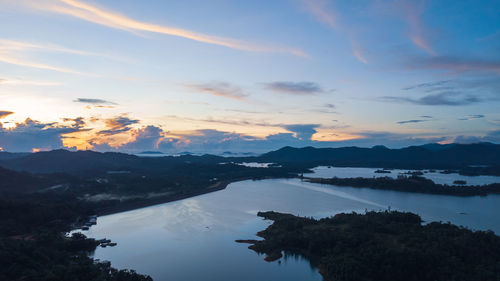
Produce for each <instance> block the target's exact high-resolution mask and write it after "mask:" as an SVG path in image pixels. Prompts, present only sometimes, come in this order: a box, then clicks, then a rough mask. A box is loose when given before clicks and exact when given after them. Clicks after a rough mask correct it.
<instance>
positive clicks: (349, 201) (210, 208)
mask: <svg viewBox="0 0 500 281" xmlns="http://www.w3.org/2000/svg"><path fill="white" fill-rule="evenodd" d="M389 206H390V207H391V209H398V210H407V211H411V212H415V213H418V214H420V215H421V216H422V218H423V219H424V220H425V221H451V222H452V223H455V224H458V225H465V226H468V227H471V228H474V229H482V230H486V229H491V230H493V231H495V232H496V233H500V220H499V219H498V214H499V213H500V196H499V195H489V196H486V197H453V196H443V195H431V194H416V193H405V192H396V191H386V190H372V189H360V188H351V187H336V186H327V185H319V184H312V183H306V182H302V181H300V180H299V179H274V180H263V181H251V180H248V181H241V182H236V183H232V184H230V185H229V186H228V187H227V188H226V189H225V190H221V191H217V192H213V193H209V194H205V195H200V196H197V197H193V198H189V199H185V200H181V201H176V202H171V203H165V204H161V205H156V206H151V207H147V208H142V209H137V210H133V211H128V212H122V213H117V214H112V215H108V216H102V217H99V218H98V224H97V225H96V226H93V227H92V228H91V229H90V230H89V231H82V232H83V233H84V234H86V235H87V236H89V237H93V238H96V239H100V238H105V237H106V238H109V239H111V240H113V242H117V243H118V245H117V246H116V247H107V248H100V247H99V248H98V249H97V250H96V251H95V253H94V257H95V258H98V259H100V260H108V261H111V262H112V265H113V266H114V267H116V268H120V269H122V268H132V269H135V270H137V271H138V272H140V273H144V274H149V275H151V276H152V277H153V278H154V279H155V280H177V281H182V280H186V281H188V280H189V281H192V280H205V281H224V280H243V281H245V280H248V281H250V280H252V281H254V280H263V281H265V280H269V281H276V280H292V281H293V280H297V281H298V280H302V281H303V280H322V278H321V276H320V275H319V273H318V272H317V270H316V269H314V268H312V267H311V266H310V264H309V262H308V261H307V260H304V259H302V258H300V257H288V258H282V260H281V262H280V263H278V262H273V263H268V262H266V261H264V260H263V258H264V257H263V256H259V255H258V254H256V253H255V252H253V251H251V250H249V249H247V247H248V245H247V244H238V243H235V242H234V240H236V239H255V238H256V236H255V233H256V232H258V231H260V230H263V229H265V228H266V226H267V225H269V223H270V222H269V221H264V220H262V219H261V218H259V217H257V216H256V213H257V212H258V211H268V210H274V211H279V212H287V213H292V214H295V215H300V216H314V217H325V216H331V215H334V214H336V213H339V212H351V211H358V212H364V211H365V210H385V209H387V208H388V207H389Z"/></svg>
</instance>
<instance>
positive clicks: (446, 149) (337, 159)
mask: <svg viewBox="0 0 500 281" xmlns="http://www.w3.org/2000/svg"><path fill="white" fill-rule="evenodd" d="M258 159H259V161H260V162H275V163H280V164H283V163H304V164H309V165H336V166H365V167H387V168H450V169H451V168H463V167H466V166H469V165H488V166H500V145H497V144H491V143H476V144H446V145H440V144H426V145H422V146H410V147H406V148H401V149H389V148H386V147H383V146H376V147H373V148H359V147H342V148H314V147H304V148H293V147H289V146H287V147H283V148H281V149H279V150H276V151H271V152H268V153H266V154H263V155H262V156H260V157H258Z"/></svg>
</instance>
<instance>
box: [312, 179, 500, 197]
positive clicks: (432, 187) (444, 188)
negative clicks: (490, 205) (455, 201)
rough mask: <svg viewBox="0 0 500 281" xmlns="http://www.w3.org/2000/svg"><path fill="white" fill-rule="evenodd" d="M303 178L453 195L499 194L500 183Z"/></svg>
mask: <svg viewBox="0 0 500 281" xmlns="http://www.w3.org/2000/svg"><path fill="white" fill-rule="evenodd" d="M302 179H303V180H305V181H308V182H312V183H319V184H328V185H336V186H349V187H359V188H371V189H384V190H395V191H403V192H415V193H428V194H443V195H453V196H486V195H488V194H499V193H500V183H493V184H488V185H465V182H464V181H455V184H460V186H458V185H446V184H437V183H434V182H433V181H432V180H430V179H427V178H424V177H421V176H417V175H410V176H407V175H400V176H398V177H397V178H395V179H394V178H391V177H378V178H361V177H358V178H337V177H333V178H307V177H302Z"/></svg>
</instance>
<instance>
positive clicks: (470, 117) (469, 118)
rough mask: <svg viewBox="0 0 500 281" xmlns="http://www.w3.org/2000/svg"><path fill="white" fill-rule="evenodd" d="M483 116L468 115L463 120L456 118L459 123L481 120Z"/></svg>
mask: <svg viewBox="0 0 500 281" xmlns="http://www.w3.org/2000/svg"><path fill="white" fill-rule="evenodd" d="M484 117H485V116H484V115H483V114H473V115H468V116H466V117H464V118H458V120H460V121H468V120H474V119H482V118H484Z"/></svg>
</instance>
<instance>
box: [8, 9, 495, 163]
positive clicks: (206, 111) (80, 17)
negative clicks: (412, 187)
mask: <svg viewBox="0 0 500 281" xmlns="http://www.w3.org/2000/svg"><path fill="white" fill-rule="evenodd" d="M0 19H1V23H2V24H1V25H0V150H3V151H12V152H20V151H23V152H24V151H33V152H36V151H44V150H51V149H59V148H65V149H70V150H76V149H78V150H83V149H92V150H96V151H121V152H128V153H138V152H141V151H162V152H165V153H178V152H183V151H191V152H203V153H204V152H206V153H221V152H224V151H231V152H257V153H260V152H265V151H269V150H274V149H278V148H280V147H283V146H286V145H290V146H295V147H304V146H316V147H341V146H353V145H354V146H362V147H370V146H373V145H385V146H388V147H394V148H397V147H403V146H408V145H420V144H425V143H434V142H438V143H452V142H457V143H473V142H493V143H500V110H499V109H500V1H498V0H496V1H495V0H484V1H480V2H478V1H467V0H462V1H454V0H452V1H448V0H439V1H438V0H436V1H431V0H429V1H420V0H412V1H404V0H387V1H382V0H370V1H368V0H359V1H347V0H344V1H341V0H273V1H263V0H262V1H261V0H254V1H243V0H233V1H229V0H212V1H204V0H182V1H163V0H150V1H134V0H102V1H95V0H94V1H87V0H33V1H30V0H16V1H11V0H0Z"/></svg>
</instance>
